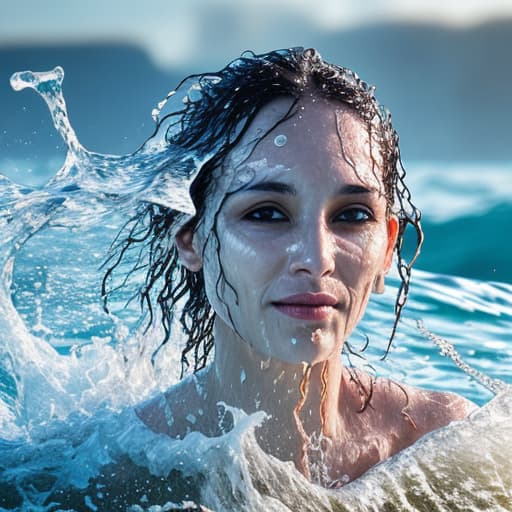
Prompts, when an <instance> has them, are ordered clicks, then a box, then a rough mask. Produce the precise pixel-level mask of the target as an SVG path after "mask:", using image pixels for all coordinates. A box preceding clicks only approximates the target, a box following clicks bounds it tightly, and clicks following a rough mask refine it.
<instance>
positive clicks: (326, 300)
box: [272, 293, 339, 321]
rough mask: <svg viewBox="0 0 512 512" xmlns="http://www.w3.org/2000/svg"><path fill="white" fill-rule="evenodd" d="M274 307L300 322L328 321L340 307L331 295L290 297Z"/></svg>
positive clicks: (274, 303) (315, 294)
mask: <svg viewBox="0 0 512 512" xmlns="http://www.w3.org/2000/svg"><path fill="white" fill-rule="evenodd" d="M272 305H273V306H274V307H275V308H276V309H277V310H278V311H279V312H281V313H283V314H285V315H287V316H290V317H292V318H297V319H300V320H316V321H319V320H326V319H327V318H329V316H330V315H332V313H333V312H335V311H336V310H337V309H338V307H339V302H338V300H337V299H336V297H334V296H333V295H331V294H329V293H299V294H297V295H290V296H289V297H284V298H283V299H280V300H278V301H275V302H272Z"/></svg>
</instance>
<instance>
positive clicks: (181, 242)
mask: <svg viewBox="0 0 512 512" xmlns="http://www.w3.org/2000/svg"><path fill="white" fill-rule="evenodd" d="M175 240H176V247H177V248H178V254H179V255H180V260H181V263H182V264H183V265H184V266H185V267H186V268H188V270H190V271H192V272H197V271H198V270H201V268H202V266H203V259H202V258H201V255H200V254H199V252H198V251H197V250H196V248H195V247H194V243H193V242H194V230H193V229H192V228H191V227H184V228H183V229H181V230H180V231H178V233H177V235H176V237H175Z"/></svg>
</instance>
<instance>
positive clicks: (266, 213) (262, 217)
mask: <svg viewBox="0 0 512 512" xmlns="http://www.w3.org/2000/svg"><path fill="white" fill-rule="evenodd" d="M243 219H244V220H247V221H250V222H275V223H277V222H286V221H287V220H288V218H287V216H286V215H285V214H284V213H283V212H282V211H281V210H279V209H278V208H276V207H275V206H270V205H269V206H260V207H258V208H254V209H252V210H250V211H249V212H247V213H246V214H245V215H244V216H243Z"/></svg>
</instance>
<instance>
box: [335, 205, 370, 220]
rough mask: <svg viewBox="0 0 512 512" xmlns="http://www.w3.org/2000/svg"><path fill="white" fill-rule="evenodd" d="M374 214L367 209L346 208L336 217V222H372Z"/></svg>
mask: <svg viewBox="0 0 512 512" xmlns="http://www.w3.org/2000/svg"><path fill="white" fill-rule="evenodd" d="M373 218H374V217H373V214H372V213H371V212H370V211H369V210H367V209H366V208H357V207H354V208H346V209H345V210H343V211H342V212H340V213H338V214H337V215H336V216H335V217H334V219H333V220H334V222H353V223H359V222H366V221H369V220H372V219H373Z"/></svg>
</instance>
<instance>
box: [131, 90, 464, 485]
mask: <svg viewBox="0 0 512 512" xmlns="http://www.w3.org/2000/svg"><path fill="white" fill-rule="evenodd" d="M289 106H290V100H289V99H286V98H281V99H278V100H275V101H273V102H271V103H270V104H269V105H267V106H266V107H264V108H263V109H262V110H261V111H260V112H259V114H258V115H257V117H256V118H255V120H254V121H253V123H252V125H251V127H250V128H249V131H248V132H247V133H246V134H245V135H244V138H243V140H242V142H241V148H242V149H246V148H245V145H246V144H250V142H251V141H253V140H255V138H256V137H257V135H258V133H262V132H263V133H266V132H268V130H269V129H270V128H272V127H273V126H275V124H276V122H277V121H278V120H280V119H281V118H282V117H283V115H284V113H285V112H286V111H287V110H288V108H289ZM283 136H284V137H283ZM276 137H277V139H276ZM284 140H285V141H286V142H285V143H284V144H283V141H284ZM276 141H277V142H278V143H277V144H276ZM372 142H373V143H372ZM250 149H251V150H252V151H251V152H250V156H249V157H248V158H247V152H246V151H242V152H241V153H240V155H243V156H240V155H239V154H237V152H236V151H235V152H234V153H233V155H231V158H230V159H229V161H228V163H227V165H226V169H225V170H224V174H223V175H222V177H221V178H220V179H219V183H218V187H217V190H216V191H215V193H214V196H215V197H214V198H212V201H211V205H210V207H208V206H207V209H206V215H205V217H207V218H208V217H209V218H213V217H214V214H215V213H216V210H217V208H218V207H220V210H219V212H218V215H217V224H216V233H217V237H218V240H216V238H215V237H214V236H212V224H211V223H208V222H204V223H200V224H199V227H198V229H197V230H196V232H195V233H193V232H192V231H187V230H185V231H183V232H181V233H180V234H179V235H178V237H177V244H178V248H179V250H180V255H181V259H182V262H183V264H184V265H186V266H187V267H188V268H189V269H191V270H194V271H197V270H199V269H200V268H202V269H203V271H204V275H205V282H206V290H207V295H208V299H209V301H210V303H211V305H212V307H213V308H214V310H215V312H216V313H217V318H216V323H215V359H214V362H213V364H212V365H211V367H209V368H208V369H207V370H206V371H205V372H204V373H203V374H202V376H201V377H200V378H201V379H203V381H202V385H201V389H202V391H201V392H197V389H196V386H195V385H194V382H193V381H194V379H191V380H189V381H185V382H183V383H182V384H180V386H179V387H177V388H175V389H174V388H173V389H171V390H169V391H168V392H167V393H166V394H165V395H163V397H160V398H158V399H156V400H155V401H153V402H150V403H149V404H147V405H146V406H145V407H144V408H141V409H140V411H139V415H140V417H141V418H142V419H143V420H144V421H145V422H146V423H147V424H148V425H149V426H150V427H151V428H153V429H155V430H157V431H161V432H166V433H168V434H169V435H180V436H182V435H184V434H185V433H186V431H187V429H190V428H194V429H199V430H202V431H203V432H205V433H209V434H210V435H215V434H218V433H219V431H218V428H216V427H215V425H213V423H212V419H211V418H216V415H215V413H214V411H213V409H212V404H216V403H217V402H218V401H224V402H226V403H228V404H230V405H233V406H236V407H239V408H241V409H243V410H245V411H246V412H248V413H250V412H253V411H256V410H264V411H266V412H267V413H269V414H270V415H271V418H270V419H269V420H268V421H267V422H266V423H265V424H264V425H263V426H262V428H261V429H260V431H259V441H260V444H261V445H262V447H263V448H264V449H266V450H267V451H268V452H270V453H272V454H274V455H276V456H278V457H279V458H281V459H284V460H294V461H295V462H296V464H297V467H298V468H299V469H300V470H302V471H304V470H305V468H304V467H302V466H301V463H300V458H301V451H302V447H303V445H304V434H307V435H308V436H310V435H312V434H313V435H314V436H315V435H316V436H319V435H322V436H324V437H325V438H327V439H328V440H329V441H328V442H327V443H324V451H325V454H324V455H325V460H326V461H327V463H328V466H329V467H328V473H329V479H330V480H332V481H335V480H337V479H338V478H340V475H341V476H343V475H347V476H346V477H344V478H345V480H346V479H353V478H355V477H357V476H359V475H360V474H361V473H363V472H364V471H365V470H366V469H368V468H369V467H371V466H372V465H374V464H375V463H377V462H379V461H380V460H382V459H385V458H387V457H389V456H390V455H392V454H394V453H396V452H397V451H399V450H401V449H402V448H404V447H406V446H408V445H410V444H411V443H413V442H414V441H415V440H416V439H418V438H419V437H420V436H421V435H423V434H424V433H426V432H428V431H430V430H433V429H434V428H438V427H440V426H443V425H446V424H447V423H449V422H450V421H451V420H453V419H461V418H463V417H465V416H466V415H467V413H468V411H469V410H470V408H471V404H468V403H467V402H466V401H465V400H464V399H462V398H460V397H458V396H456V395H449V394H444V393H433V392H427V391H423V390H417V389H415V388H411V387H405V386H399V385H397V384H394V383H392V382H390V381H387V380H386V379H377V380H376V381H374V380H372V379H371V378H370V377H369V376H367V375H365V374H363V373H359V374H358V377H357V378H356V379H355V380H354V378H353V375H351V374H350V373H349V372H348V371H347V369H345V368H343V366H342V363H341V358H340V355H339V354H340V351H341V349H342V347H343V343H344V341H345V340H346V339H347V338H348V337H349V335H350V334H351V332H352V331H353V329H354V328H355V326H356V325H357V323H358V322H359V321H360V319H361V317H362V316H363V314H364V311H365V309H366V306H367V303H368V300H369V298H370V295H371V293H372V291H382V281H383V277H384V275H385V274H386V273H387V271H388V270H389V267H390V265H391V263H392V258H393V250H394V247H395V242H396V237H397V230H398V222H397V219H396V217H395V216H394V215H393V214H392V212H391V211H390V209H389V207H388V203H387V200H386V196H385V189H384V184H383V181H382V173H381V170H380V166H379V163H380V156H379V154H378V151H377V145H376V144H375V143H374V141H370V137H369V134H368V130H367V127H366V125H365V124H364V123H363V121H362V120H361V119H359V117H358V115H357V114H356V113H355V112H354V111H353V110H352V109H351V108H350V107H349V106H347V105H344V104H342V103H339V102H336V101H334V100H328V99H325V98H322V97H319V96H318V95H316V94H314V93H313V94H312V95H310V96H307V97H306V98H304V99H303V100H301V102H300V104H299V107H298V112H297V113H296V114H295V115H294V116H293V117H292V118H290V119H288V120H286V121H284V122H283V123H281V124H279V126H278V127H275V128H274V129H273V130H271V131H270V133H269V134H268V135H267V136H265V137H264V138H263V139H262V140H260V141H259V142H258V143H257V144H256V146H255V147H251V148H250ZM203 249H204V250H203ZM219 276H220V277H221V279H220V281H219ZM219 283H220V284H219ZM306 367H310V368H311V373H310V376H309V379H308V383H307V386H306V396H305V397H304V400H303V404H302V409H301V411H300V418H301V423H300V424H298V423H297V421H296V415H294V412H295V413H296V412H297V411H296V409H297V404H298V402H299V400H300V399H301V395H300V391H299V384H300V382H301V380H302V378H303V375H304V369H305V368H306ZM361 385H362V386H363V387H364V388H365V389H370V387H372V386H373V389H374V393H373V397H372V399H371V402H370V403H371V407H366V408H364V407H363V405H364V400H363V399H362V398H361V389H362V388H361ZM165 408H167V409H169V408H170V409H172V417H173V422H172V425H169V421H168V417H169V415H167V419H166V417H165V414H164V413H163V410H164V409H165ZM362 409H364V411H362ZM191 410H195V411H199V410H202V411H203V415H200V417H198V420H197V422H196V423H195V424H194V425H191V424H188V423H187V421H186V420H185V419H184V418H186V416H187V414H188V413H189V412H190V411H191ZM204 411H208V414H205V413H204ZM302 428H303V429H304V431H303V432H302V433H301V429H302Z"/></svg>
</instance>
